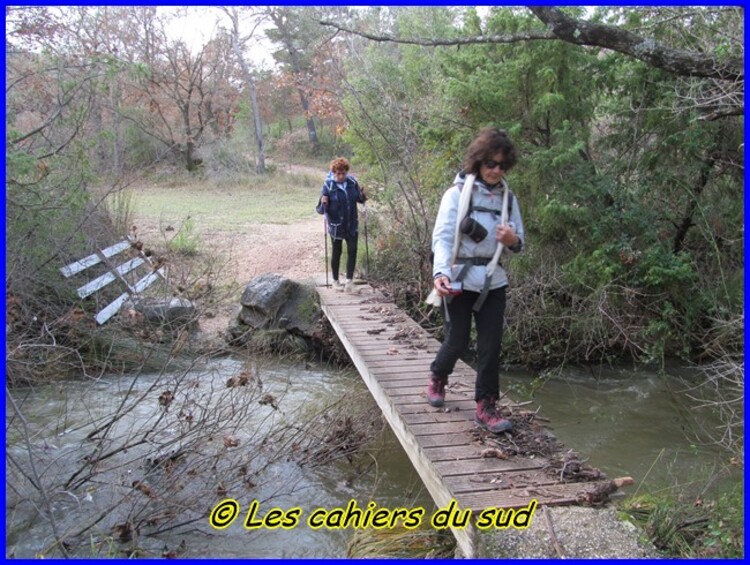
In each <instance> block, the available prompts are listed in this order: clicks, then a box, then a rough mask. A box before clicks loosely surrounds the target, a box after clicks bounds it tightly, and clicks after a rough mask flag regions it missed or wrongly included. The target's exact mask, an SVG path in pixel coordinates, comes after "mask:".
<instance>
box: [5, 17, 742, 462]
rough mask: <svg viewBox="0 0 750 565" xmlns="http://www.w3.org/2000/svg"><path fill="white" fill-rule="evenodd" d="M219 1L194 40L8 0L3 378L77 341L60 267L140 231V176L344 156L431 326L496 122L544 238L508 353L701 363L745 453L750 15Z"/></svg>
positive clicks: (36, 371)
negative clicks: (445, 231) (450, 251)
mask: <svg viewBox="0 0 750 565" xmlns="http://www.w3.org/2000/svg"><path fill="white" fill-rule="evenodd" d="M213 13H214V14H215V17H216V20H217V21H218V22H219V24H218V25H217V26H216V27H215V28H214V31H213V33H212V35H211V36H210V37H207V38H206V39H205V41H204V42H203V43H202V44H200V45H194V44H191V45H188V43H187V42H186V40H184V39H180V38H177V39H176V38H174V37H173V36H171V35H170V34H169V33H167V29H168V28H169V26H172V25H174V22H170V21H169V18H170V17H172V16H169V15H168V14H165V13H164V12H160V11H159V10H157V9H156V8H153V7H93V6H92V7H34V8H29V7H27V8H15V7H6V120H5V127H6V217H5V220H6V327H7V328H10V330H9V331H8V332H7V341H6V363H7V365H8V374H10V375H13V376H14V377H15V378H17V379H18V382H26V381H29V380H33V379H35V378H47V377H48V376H49V375H50V374H55V373H56V371H57V374H62V373H63V372H62V371H59V367H58V368H55V362H56V360H60V359H64V361H65V364H66V366H68V367H70V365H71V363H70V355H68V354H67V353H66V354H64V355H62V354H60V348H63V349H65V351H71V350H78V353H76V356H77V358H78V357H80V351H82V350H81V348H79V347H78V344H77V343H76V340H77V339H81V338H80V336H78V335H77V334H75V332H74V333H71V316H70V313H71V312H72V311H73V310H72V309H74V308H77V307H83V308H84V309H85V305H81V304H80V302H79V300H78V299H77V298H76V297H75V295H74V293H72V292H71V289H70V288H68V286H67V285H66V284H65V282H64V281H61V280H60V277H59V271H58V269H59V267H60V265H63V264H66V263H68V262H70V261H72V260H74V259H77V258H80V257H81V256H84V255H86V254H88V253H90V250H91V249H92V247H97V246H99V247H102V246H106V245H108V244H110V243H111V242H113V241H116V240H117V239H119V238H121V237H122V235H123V233H128V231H129V229H130V227H129V224H128V202H127V189H129V188H130V187H133V186H139V185H143V184H146V183H147V182H151V181H153V180H154V179H159V178H162V179H163V178H165V176H170V175H171V176H174V175H175V174H176V173H175V172H176V171H182V172H183V173H184V174H185V175H189V176H191V177H193V178H200V179H202V181H203V182H206V183H220V182H236V183H249V184H253V183H259V182H264V181H263V179H269V178H271V179H273V175H275V174H276V173H277V165H276V164H275V163H279V162H283V161H286V162H295V163H305V162H309V163H316V164H319V163H325V162H327V160H329V159H330V158H331V157H333V156H336V155H345V156H347V157H349V158H350V160H351V162H352V165H353V168H354V170H355V171H356V172H357V174H358V176H359V178H360V181H361V182H362V184H363V185H364V186H365V187H366V188H367V189H368V192H369V194H370V196H371V198H372V201H371V202H372V204H371V206H372V208H373V210H374V211H375V212H376V213H375V214H373V215H372V220H371V223H370V226H369V227H370V230H371V232H370V237H371V244H370V251H371V253H372V256H371V258H370V263H371V271H370V272H369V273H368V275H369V277H370V278H371V279H372V280H373V281H374V282H377V283H379V284H382V285H388V286H390V288H391V290H392V292H393V293H394V295H395V297H396V299H397V300H398V301H399V303H400V304H401V305H402V306H404V307H405V308H407V309H409V311H410V312H411V313H412V314H413V315H414V316H415V318H417V319H420V320H421V321H422V323H424V324H425V325H427V326H431V327H433V328H437V326H438V325H439V324H438V320H437V319H436V317H435V314H434V313H432V312H430V311H429V310H428V309H426V307H425V306H424V304H423V303H422V302H421V299H422V298H423V297H424V296H426V294H427V290H428V289H429V288H430V285H431V279H432V277H431V266H430V239H431V230H432V225H433V221H434V217H435V215H436V210H437V206H438V204H439V201H440V198H441V196H442V194H443V192H444V191H445V189H446V188H447V187H448V186H449V184H450V181H451V180H452V179H453V177H454V176H455V174H456V172H457V171H458V170H459V169H460V168H461V165H462V160H463V157H464V151H465V148H466V146H467V144H468V142H469V141H470V140H471V139H472V138H473V137H474V135H475V134H476V132H477V131H478V129H479V128H481V127H483V126H486V125H495V126H499V127H502V128H504V129H506V130H507V131H508V132H509V134H510V136H511V138H512V139H513V140H514V141H515V143H516V144H517V146H518V149H519V154H520V160H519V164H518V166H517V167H516V168H515V169H514V170H513V173H512V176H511V186H512V188H513V190H514V192H515V193H516V194H517V195H518V198H519V203H520V206H521V209H522V213H523V216H524V219H525V225H526V229H527V240H528V245H527V246H526V250H525V253H524V254H523V255H522V256H521V257H518V258H515V259H514V260H513V264H512V267H511V268H512V272H513V275H512V278H513V285H512V289H511V290H510V299H509V308H508V312H507V317H508V325H507V331H506V332H505V335H504V360H505V361H506V362H509V363H519V364H523V365H526V366H528V367H534V368H539V367H549V366H561V365H564V364H571V363H603V362H604V363H617V362H622V361H635V362H637V363H653V364H656V365H657V366H663V365H664V364H665V363H666V362H667V361H668V360H670V359H677V360H679V361H680V362H681V363H689V364H691V365H694V366H695V367H696V369H697V370H698V371H699V374H700V378H699V382H700V386H701V387H704V388H705V389H707V390H710V391H711V394H713V395H714V396H715V397H718V398H719V402H718V404H719V405H720V406H721V407H722V410H725V421H726V422H727V427H726V430H725V431H724V432H722V435H721V437H720V438H719V440H720V441H721V442H722V443H724V444H726V446H727V447H728V448H729V449H730V450H735V451H740V450H741V446H742V437H743V436H742V428H743V426H744V414H743V413H742V404H743V398H744V363H743V345H744V324H743V318H744V302H743V299H744V296H743V291H744V287H743V282H744V267H743V265H744V261H743V260H744V227H743V225H744V193H743V179H744V137H743V128H744V115H743V111H744V110H743V109H744V67H743V62H744V41H743V37H744V12H743V10H742V9H741V8H735V7H647V8H606V7H602V8H596V9H595V10H593V11H587V10H585V9H584V8H565V9H564V10H560V9H557V8H552V7H546V8H523V7H491V8H488V9H483V10H480V11H478V10H477V9H475V8H471V7H447V6H446V7H430V8H375V7H373V8H361V9H350V8H345V7H335V8H312V7H311V8H286V7H216V8H215V9H213ZM177 17H179V14H178V16H177ZM261 40H262V43H263V44H264V45H268V44H270V45H271V46H272V50H273V58H274V60H275V62H276V64H275V66H273V67H270V68H268V67H266V66H265V65H264V66H263V67H261V66H258V65H256V64H255V63H254V61H255V60H257V58H256V57H255V56H254V55H253V53H254V51H255V52H257V50H259V49H265V47H261V46H260V44H259V42H260V41H261ZM183 173H181V174H183ZM312 205H314V202H313V203H311V206H312ZM183 235H184V234H183ZM437 331H438V332H439V330H437ZM76 362H77V363H78V362H80V363H81V364H84V365H85V364H86V363H87V360H86V359H85V356H83V357H80V359H78V360H77V361H76ZM738 401H739V404H738Z"/></svg>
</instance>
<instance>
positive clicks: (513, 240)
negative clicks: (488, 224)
mask: <svg viewBox="0 0 750 565" xmlns="http://www.w3.org/2000/svg"><path fill="white" fill-rule="evenodd" d="M495 237H496V238H497V240H498V241H499V242H500V243H502V244H503V245H505V246H506V247H512V246H513V245H516V244H517V243H518V242H519V241H520V240H521V238H519V237H518V236H517V235H516V232H515V230H513V228H512V227H510V226H507V225H503V226H497V230H496V233H495Z"/></svg>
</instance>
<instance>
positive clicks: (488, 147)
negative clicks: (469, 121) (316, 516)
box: [427, 127, 524, 433]
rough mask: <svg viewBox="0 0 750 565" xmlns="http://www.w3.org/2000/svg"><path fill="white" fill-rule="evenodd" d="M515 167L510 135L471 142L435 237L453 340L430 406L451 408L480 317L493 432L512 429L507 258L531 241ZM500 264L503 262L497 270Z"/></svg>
mask: <svg viewBox="0 0 750 565" xmlns="http://www.w3.org/2000/svg"><path fill="white" fill-rule="evenodd" d="M515 163H516V150H515V147H514V146H513V143H512V142H511V140H510V139H509V138H508V135H507V133H506V132H505V131H504V130H501V129H497V128H493V127H488V128H484V129H482V130H481V131H480V132H479V135H478V136H477V137H476V138H475V139H474V141H472V142H471V144H470V145H469V148H468V150H467V155H466V161H465V163H464V168H463V171H461V172H460V173H459V174H458V175H457V176H456V179H455V181H454V185H453V186H452V187H451V188H449V189H448V190H447V191H446V192H445V194H444V195H443V199H442V201H441V203H440V210H439V211H438V215H437V219H436V221H435V229H434V230H433V233H432V249H433V252H434V255H435V260H434V265H433V277H434V287H435V289H434V292H435V293H436V294H437V295H438V296H440V297H442V300H441V302H442V307H443V314H444V316H445V320H446V324H445V326H446V336H445V340H444V341H443V343H442V345H441V346H440V349H439V351H438V353H437V355H436V356H435V359H434V360H433V361H432V363H431V364H430V381H429V385H428V387H427V401H428V402H429V403H430V405H431V406H436V407H437V406H442V405H443V403H444V401H445V385H446V384H447V383H448V375H450V374H451V372H453V368H454V366H455V364H456V361H457V360H458V358H459V357H460V355H461V354H462V353H463V352H464V350H465V349H466V347H467V346H468V343H469V335H470V332H471V319H472V316H473V317H474V322H475V323H476V328H477V375H476V383H475V390H474V400H475V401H476V415H475V421H476V423H477V424H478V425H479V426H481V427H482V428H484V429H486V430H489V431H490V432H493V433H500V432H505V431H510V429H511V428H512V425H511V423H510V422H509V421H508V420H506V419H505V418H503V417H502V416H501V415H500V413H499V412H498V409H497V405H496V403H497V400H498V397H499V391H500V382H499V380H500V379H499V373H500V359H499V355H500V348H501V344H502V336H503V321H504V320H503V317H504V314H505V295H506V293H505V290H506V288H507V287H508V275H507V273H506V271H505V269H504V268H503V265H502V264H501V263H499V257H500V253H501V252H503V251H504V250H509V251H510V252H513V253H519V252H520V251H521V249H522V247H523V242H524V231H523V222H522V220H521V212H520V210H519V207H518V202H517V200H516V198H515V196H514V195H513V194H512V193H511V192H510V190H509V189H508V185H507V182H506V180H505V176H506V173H507V172H508V171H510V169H511V168H512V167H513V165H515ZM506 191H507V193H506ZM454 244H455V245H454ZM493 259H494V260H495V261H498V262H497V263H494V266H493Z"/></svg>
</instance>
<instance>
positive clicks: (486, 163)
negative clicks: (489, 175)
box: [482, 159, 510, 171]
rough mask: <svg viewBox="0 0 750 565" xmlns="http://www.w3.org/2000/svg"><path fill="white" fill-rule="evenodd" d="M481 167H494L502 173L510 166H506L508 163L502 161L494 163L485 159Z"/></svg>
mask: <svg viewBox="0 0 750 565" xmlns="http://www.w3.org/2000/svg"><path fill="white" fill-rule="evenodd" d="M482 165H484V166H485V167H487V168H488V169H494V168H495V167H500V169H501V170H503V171H509V170H510V165H508V163H505V162H503V161H495V160H493V159H486V160H484V161H482Z"/></svg>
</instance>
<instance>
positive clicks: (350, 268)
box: [331, 235, 357, 281]
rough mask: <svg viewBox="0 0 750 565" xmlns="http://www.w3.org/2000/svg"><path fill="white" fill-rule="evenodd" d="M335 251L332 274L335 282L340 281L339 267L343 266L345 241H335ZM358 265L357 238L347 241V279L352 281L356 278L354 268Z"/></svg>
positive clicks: (332, 258)
mask: <svg viewBox="0 0 750 565" xmlns="http://www.w3.org/2000/svg"><path fill="white" fill-rule="evenodd" d="M331 241H333V249H332V251H331V273H332V274H333V280H335V281H337V280H339V265H340V264H341V252H342V250H343V248H344V240H343V239H333V238H331ZM356 264H357V236H356V235H353V236H352V237H350V238H348V239H347V240H346V278H347V279H349V280H351V279H353V278H354V266H355V265H356Z"/></svg>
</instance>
